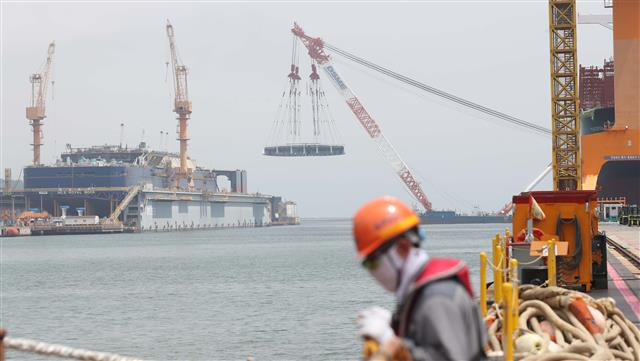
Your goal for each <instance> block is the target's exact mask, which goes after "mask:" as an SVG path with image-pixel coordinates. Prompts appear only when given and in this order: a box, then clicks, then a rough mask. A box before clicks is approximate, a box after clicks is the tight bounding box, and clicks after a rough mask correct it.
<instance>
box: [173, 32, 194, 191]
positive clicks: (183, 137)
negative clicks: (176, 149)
mask: <svg viewBox="0 0 640 361" xmlns="http://www.w3.org/2000/svg"><path fill="white" fill-rule="evenodd" d="M167 37H168V38H169V50H170V51H171V69H172V70H173V89H174V92H175V100H174V103H173V104H174V109H173V111H174V112H176V114H178V127H179V138H178V140H179V141H180V169H179V171H178V173H179V175H178V178H186V179H187V183H188V186H189V187H192V186H193V179H191V170H190V169H188V165H187V159H188V157H187V141H188V140H189V138H188V137H187V120H189V118H190V116H191V102H190V101H189V90H188V88H187V74H188V73H189V70H188V69H187V67H186V66H185V65H184V64H181V62H180V59H179V58H178V50H177V47H176V44H175V42H176V41H175V35H174V32H173V26H172V25H171V23H170V22H169V20H167ZM178 180H179V179H178ZM176 185H179V181H178V182H177V184H176Z"/></svg>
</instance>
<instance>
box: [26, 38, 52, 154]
mask: <svg viewBox="0 0 640 361" xmlns="http://www.w3.org/2000/svg"><path fill="white" fill-rule="evenodd" d="M55 47H56V45H55V43H54V42H51V44H49V47H48V49H47V61H46V63H45V65H44V68H43V69H42V71H40V72H39V73H34V74H32V75H31V77H29V81H30V82H31V98H30V101H29V106H28V107H27V111H26V113H27V119H29V121H30V122H31V127H32V128H33V129H32V130H33V144H32V145H33V165H36V166H37V165H40V146H42V138H43V133H42V125H43V123H42V120H43V119H44V118H46V114H45V101H46V98H47V90H48V89H49V81H51V82H52V84H53V81H52V80H51V76H52V67H53V53H54V51H55Z"/></svg>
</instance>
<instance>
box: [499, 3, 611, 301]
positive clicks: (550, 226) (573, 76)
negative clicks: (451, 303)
mask: <svg viewBox="0 0 640 361" xmlns="http://www.w3.org/2000/svg"><path fill="white" fill-rule="evenodd" d="M549 53H550V75H551V76H550V79H551V132H552V160H553V191H542V192H522V193H520V194H519V195H516V196H514V197H513V204H515V211H514V213H513V233H514V234H515V235H516V236H515V237H513V238H511V239H507V240H506V242H507V245H508V246H509V247H508V251H507V253H506V256H507V258H509V257H513V258H515V259H518V261H520V264H523V265H527V266H525V267H522V269H520V270H519V276H518V278H519V279H520V280H521V281H522V282H524V283H536V282H541V281H543V280H545V279H546V278H547V276H546V272H547V271H546V268H545V267H546V264H547V263H546V262H547V261H546V258H543V259H542V260H540V261H536V262H537V263H536V262H532V261H531V257H533V256H535V255H539V254H540V249H541V248H542V247H544V246H545V245H546V244H547V242H548V241H549V240H552V239H553V240H556V241H557V243H556V244H557V247H555V248H554V249H555V251H554V252H555V254H556V255H557V256H558V257H557V275H556V276H554V277H555V278H556V279H553V280H548V281H549V283H550V284H557V285H559V286H564V287H568V288H578V289H582V290H585V291H589V290H590V289H591V288H607V253H606V238H605V237H604V236H603V235H601V234H600V233H599V232H598V217H597V213H596V212H597V207H598V204H597V197H596V192H595V191H593V190H591V191H583V190H582V173H581V149H580V123H579V108H578V60H577V38H576V1H575V0H549ZM534 230H535V232H534ZM523 248H525V250H526V249H527V248H528V249H529V252H522V251H523ZM518 249H519V250H520V251H521V252H513V251H514V250H518ZM542 255H545V254H544V252H542ZM507 262H508V260H507Z"/></svg>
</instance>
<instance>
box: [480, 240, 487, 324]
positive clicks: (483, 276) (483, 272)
mask: <svg viewBox="0 0 640 361" xmlns="http://www.w3.org/2000/svg"><path fill="white" fill-rule="evenodd" d="M480 311H482V317H485V316H486V315H487V254H486V253H484V252H480Z"/></svg>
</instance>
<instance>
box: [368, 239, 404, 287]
mask: <svg viewBox="0 0 640 361" xmlns="http://www.w3.org/2000/svg"><path fill="white" fill-rule="evenodd" d="M404 261H405V260H404V259H402V257H400V255H399V254H398V252H396V246H393V247H391V249H390V250H389V251H388V252H386V253H385V254H383V255H382V256H380V261H379V262H380V265H378V267H376V269H374V270H373V271H371V275H372V276H373V278H375V279H376V280H377V281H378V282H379V283H380V284H381V285H382V287H384V288H385V289H386V290H387V291H390V292H395V291H396V290H397V289H398V286H399V285H400V273H401V271H402V267H403V265H404Z"/></svg>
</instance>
